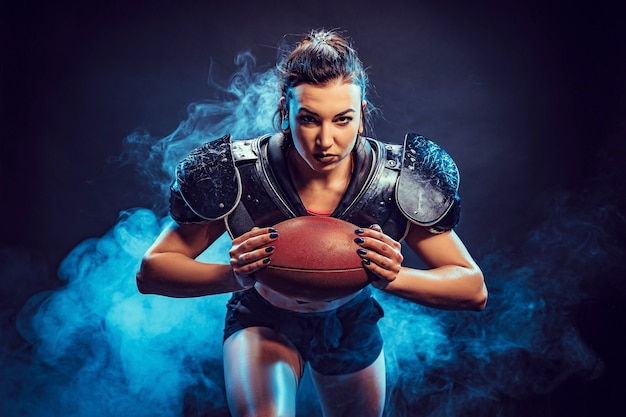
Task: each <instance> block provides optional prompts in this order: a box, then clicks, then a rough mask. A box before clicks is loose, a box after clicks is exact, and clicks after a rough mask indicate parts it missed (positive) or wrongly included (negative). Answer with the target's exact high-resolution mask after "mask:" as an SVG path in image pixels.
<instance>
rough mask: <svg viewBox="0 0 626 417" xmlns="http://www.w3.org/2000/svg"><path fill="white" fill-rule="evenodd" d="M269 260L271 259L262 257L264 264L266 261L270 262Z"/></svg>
mask: <svg viewBox="0 0 626 417" xmlns="http://www.w3.org/2000/svg"><path fill="white" fill-rule="evenodd" d="M270 260H271V259H270V258H265V259H263V263H264V264H268V263H270Z"/></svg>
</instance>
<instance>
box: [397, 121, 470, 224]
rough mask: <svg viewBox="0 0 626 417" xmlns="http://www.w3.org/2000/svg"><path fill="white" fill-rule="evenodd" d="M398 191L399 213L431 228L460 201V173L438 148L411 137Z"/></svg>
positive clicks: (428, 141)
mask: <svg viewBox="0 0 626 417" xmlns="http://www.w3.org/2000/svg"><path fill="white" fill-rule="evenodd" d="M396 187H397V189H396V199H397V202H398V206H399V207H400V210H401V211H402V212H403V213H404V214H405V215H406V216H407V217H408V218H409V219H410V220H411V221H413V222H415V223H417V224H419V225H422V226H432V225H434V224H435V223H437V222H438V221H439V220H441V219H442V218H443V217H444V216H445V215H446V214H447V213H448V211H449V210H450V208H451V207H452V206H453V204H454V203H455V201H456V200H457V192H458V188H459V170H458V168H457V166H456V164H455V163H454V161H453V160H452V157H450V155H448V154H447V153H446V151H444V150H443V149H442V148H441V147H439V146H438V145H437V144H435V143H434V142H432V141H430V140H428V139H426V138H425V137H424V136H420V135H417V134H415V133H408V134H407V135H406V137H405V139H404V154H403V156H402V168H401V170H400V178H399V179H398V183H397V185H396Z"/></svg>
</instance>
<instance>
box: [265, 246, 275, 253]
mask: <svg viewBox="0 0 626 417" xmlns="http://www.w3.org/2000/svg"><path fill="white" fill-rule="evenodd" d="M274 249H276V248H275V247H274V246H268V247H267V248H265V252H267V253H270V252H272V251H273V250H274Z"/></svg>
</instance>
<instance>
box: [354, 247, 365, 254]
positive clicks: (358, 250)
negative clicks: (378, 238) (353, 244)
mask: <svg viewBox="0 0 626 417" xmlns="http://www.w3.org/2000/svg"><path fill="white" fill-rule="evenodd" d="M356 253H358V254H359V255H367V251H366V250H365V249H361V248H359V249H357V250H356Z"/></svg>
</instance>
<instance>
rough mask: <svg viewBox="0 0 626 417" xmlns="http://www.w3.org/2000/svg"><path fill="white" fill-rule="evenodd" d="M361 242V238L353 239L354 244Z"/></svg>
mask: <svg viewBox="0 0 626 417" xmlns="http://www.w3.org/2000/svg"><path fill="white" fill-rule="evenodd" d="M363 242H365V240H363V238H362V237H356V238H354V243H363Z"/></svg>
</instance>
